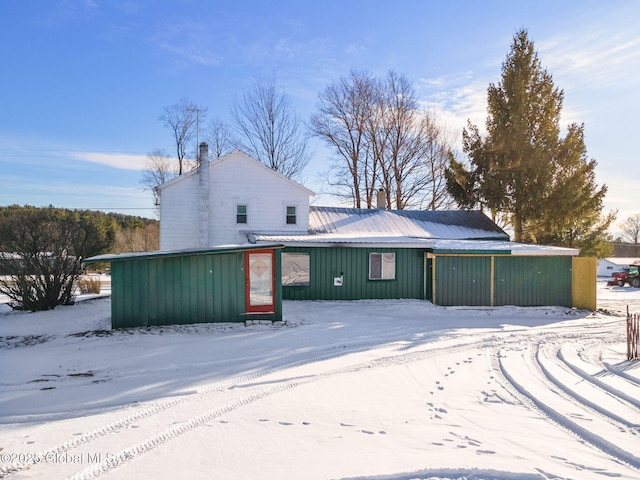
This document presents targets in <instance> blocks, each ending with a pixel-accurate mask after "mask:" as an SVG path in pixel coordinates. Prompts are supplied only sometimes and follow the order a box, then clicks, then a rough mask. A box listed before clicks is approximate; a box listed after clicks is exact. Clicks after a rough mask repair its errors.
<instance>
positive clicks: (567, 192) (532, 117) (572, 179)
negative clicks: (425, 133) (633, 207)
mask: <svg viewBox="0 0 640 480" xmlns="http://www.w3.org/2000/svg"><path fill="white" fill-rule="evenodd" d="M563 97H564V94H563V92H562V90H560V89H558V88H557V87H555V85H554V83H553V79H552V77H551V75H550V74H549V73H548V72H547V71H546V70H545V69H544V68H543V67H542V65H541V63H540V60H539V58H538V54H537V52H536V51H535V48H534V44H533V42H532V41H531V40H529V38H528V34H527V31H526V30H520V31H518V32H517V33H516V34H515V36H514V39H513V43H512V46H511V51H510V52H509V54H508V55H507V58H506V60H505V61H504V63H503V65H502V77H501V81H500V82H499V83H498V84H497V85H494V84H490V85H489V88H488V92H487V110H488V117H487V123H486V129H487V136H486V137H485V138H483V137H482V136H481V135H480V132H479V129H478V127H477V126H475V125H473V124H471V123H469V125H468V127H467V128H465V129H464V131H463V149H464V152H465V153H466V154H467V155H468V157H469V159H470V163H471V165H470V167H471V168H470V169H469V170H467V169H466V168H464V166H463V165H462V164H461V163H459V162H456V161H455V160H454V161H452V162H451V163H450V168H449V170H448V172H447V180H448V186H449V192H450V193H451V194H452V195H453V196H454V198H456V200H457V202H458V204H459V205H460V206H462V207H464V208H470V207H475V206H480V207H482V208H487V209H489V210H490V211H491V212H492V215H493V216H494V218H495V216H496V215H498V214H500V213H502V214H506V215H507V216H508V218H509V223H510V225H511V227H512V229H513V232H514V240H515V241H529V242H539V243H550V244H555V245H562V246H573V247H578V248H579V247H580V245H582V242H584V247H587V244H589V245H591V246H590V247H589V248H586V250H585V251H587V250H588V251H590V252H593V251H594V249H595V250H598V248H597V247H595V246H593V245H592V244H593V243H594V242H595V240H593V239H592V240H591V241H587V239H588V238H591V236H592V235H593V234H594V232H596V231H597V232H599V233H600V234H603V235H604V237H605V238H604V240H607V238H606V234H604V232H605V231H606V229H607V228H608V227H609V224H610V223H611V222H612V221H613V219H614V217H615V214H610V215H608V216H606V217H603V218H601V215H600V213H601V210H602V202H603V199H604V195H605V194H606V187H605V186H603V187H601V188H600V189H598V188H597V186H596V184H595V174H594V169H595V166H596V162H595V161H594V160H589V159H588V158H587V156H586V147H585V145H584V126H583V125H580V126H578V125H576V124H572V125H570V126H569V128H568V133H567V136H566V137H565V138H564V139H563V138H561V137H560V127H559V123H560V113H561V111H562V102H563ZM595 243H598V242H595ZM583 253H584V252H583Z"/></svg>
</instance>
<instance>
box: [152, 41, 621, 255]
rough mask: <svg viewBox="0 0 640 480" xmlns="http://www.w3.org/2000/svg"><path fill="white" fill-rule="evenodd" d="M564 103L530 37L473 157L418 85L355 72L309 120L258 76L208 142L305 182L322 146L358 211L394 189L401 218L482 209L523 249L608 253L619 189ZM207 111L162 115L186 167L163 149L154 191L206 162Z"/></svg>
mask: <svg viewBox="0 0 640 480" xmlns="http://www.w3.org/2000/svg"><path fill="white" fill-rule="evenodd" d="M563 99H564V92H563V91H562V90H561V89H560V88H558V87H557V86H555V84H554V81H553V77H552V75H551V74H550V73H549V72H547V70H546V69H545V68H544V67H543V66H542V63H541V61H540V59H539V57H538V53H537V51H536V49H535V45H534V43H533V41H532V40H531V39H530V38H529V35H528V32H527V31H526V30H525V29H521V30H518V31H517V32H516V33H515V35H514V37H513V42H512V44H511V49H510V51H509V53H508V54H507V57H506V59H505V60H504V62H503V64H502V74H501V78H500V81H499V82H497V83H496V84H493V83H492V84H490V85H489V87H488V89H487V112H488V115H487V120H486V125H485V128H484V132H483V131H482V130H481V128H480V127H479V126H477V125H474V124H472V123H471V122H470V121H469V122H468V124H467V127H466V128H464V129H463V132H462V150H461V151H459V150H458V149H456V148H455V147H454V144H453V141H452V139H451V132H447V130H446V128H444V126H443V125H442V122H440V120H439V119H438V117H437V115H436V114H435V112H433V111H429V110H425V109H424V108H423V107H421V106H420V101H419V98H418V96H417V94H416V92H415V88H414V86H413V83H412V82H411V81H410V80H409V79H407V78H406V77H405V76H404V75H402V74H399V73H397V72H394V71H389V72H388V73H387V74H386V76H384V77H382V78H380V77H375V76H373V75H371V74H370V73H367V72H359V71H353V72H351V74H350V75H349V76H346V77H342V78H339V79H338V80H336V81H334V82H332V83H331V84H329V85H328V86H327V87H326V88H325V89H324V90H323V91H322V92H320V93H319V94H318V98H317V108H316V112H315V113H313V114H312V115H311V117H310V118H309V119H308V121H306V122H303V121H302V119H301V117H300V116H299V115H297V113H296V112H295V110H294V108H293V106H292V102H291V100H290V97H289V96H288V95H286V93H285V92H283V91H282V90H281V89H280V88H278V87H277V85H276V83H275V80H273V79H272V80H267V81H265V80H262V79H257V80H256V81H255V82H254V85H253V86H252V88H251V89H249V90H247V91H245V92H244V93H243V94H242V95H241V96H240V97H238V98H236V99H235V100H234V102H233V103H232V105H231V118H232V123H231V124H229V125H227V124H225V123H224V122H222V121H221V120H219V119H212V120H211V121H210V122H209V123H208V124H206V126H205V127H204V128H203V134H202V137H200V138H201V139H202V140H204V141H207V142H208V143H209V145H210V146H211V149H210V155H211V157H212V158H216V157H218V156H220V155H222V154H225V153H228V151H230V150H231V149H233V148H240V149H242V150H243V151H245V152H246V153H247V154H249V155H251V156H253V157H255V158H257V159H258V160H260V161H262V162H263V163H265V164H266V165H268V166H269V167H271V168H273V169H274V170H276V171H278V172H280V173H283V174H284V175H286V176H288V177H291V178H294V179H296V178H298V177H299V176H300V174H301V172H302V170H303V169H304V167H305V166H306V164H307V163H308V161H309V158H310V156H309V149H308V142H309V139H310V138H312V137H315V138H317V139H319V140H320V141H321V142H322V143H324V144H325V145H326V146H327V147H328V148H329V151H330V152H331V153H332V160H331V168H330V169H329V170H328V171H327V172H326V174H325V175H324V177H325V178H326V179H327V183H328V185H329V187H330V192H329V193H331V194H333V195H336V196H338V197H339V198H341V199H343V200H344V201H346V202H349V203H351V205H352V206H354V207H357V208H371V207H372V206H373V203H374V202H375V200H376V197H377V195H376V193H377V191H379V190H384V192H385V203H386V205H385V206H386V208H389V209H398V210H402V209H406V208H413V209H433V210H436V209H448V208H456V207H457V208H462V209H480V210H482V211H485V212H486V213H488V214H489V215H490V216H491V217H492V218H493V220H494V221H496V222H497V223H499V224H500V225H501V226H503V227H504V228H506V229H508V230H510V231H512V232H513V238H514V240H515V241H521V242H531V243H543V244H549V245H558V246H565V247H574V248H580V249H581V254H583V255H597V256H606V255H607V254H608V253H610V251H611V250H610V241H611V235H610V234H609V233H608V228H609V227H610V225H611V224H612V222H613V221H614V220H615V217H616V213H617V212H611V213H608V214H603V213H602V210H603V202H604V197H605V195H606V192H607V187H606V185H601V186H598V185H597V183H596V180H595V167H596V165H597V162H596V161H595V160H594V159H591V158H589V157H588V155H587V149H586V145H585V141H584V135H585V126H584V124H577V123H572V124H570V125H568V126H566V128H565V130H566V134H565V135H564V136H562V135H561V131H562V126H561V125H560V117H561V113H562V105H563ZM206 113H207V109H206V107H202V106H198V105H196V104H193V103H192V102H190V101H188V100H182V101H181V102H180V103H179V104H176V105H172V106H170V107H165V108H164V110H163V114H162V116H161V117H160V118H161V120H162V121H164V123H165V125H166V126H167V127H168V128H169V129H170V130H171V132H172V133H173V137H174V140H175V147H176V155H177V157H175V158H177V163H176V162H175V160H172V159H171V156H169V155H168V154H166V153H164V152H161V151H159V150H157V149H156V150H154V151H153V152H152V153H150V154H149V155H148V161H149V164H148V169H147V170H146V172H145V177H144V179H143V183H144V184H145V185H146V186H147V187H149V188H150V189H153V187H155V186H157V185H159V184H161V183H164V182H165V181H167V180H169V179H170V178H174V177H175V176H177V175H180V174H182V173H184V172H185V171H186V170H188V169H191V168H193V167H195V166H196V165H197V161H196V158H195V154H194V156H193V157H192V159H191V160H187V157H186V152H187V145H192V147H193V151H194V152H195V151H196V145H195V144H194V143H193V140H194V137H199V135H200V133H199V132H200V126H199V125H201V124H202V123H201V122H202V121H203V120H204V119H205V117H206ZM196 143H197V142H196Z"/></svg>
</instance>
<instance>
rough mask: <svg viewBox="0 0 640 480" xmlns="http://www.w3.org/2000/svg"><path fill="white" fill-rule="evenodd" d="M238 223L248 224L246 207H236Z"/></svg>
mask: <svg viewBox="0 0 640 480" xmlns="http://www.w3.org/2000/svg"><path fill="white" fill-rule="evenodd" d="M236 223H247V206H246V205H236Z"/></svg>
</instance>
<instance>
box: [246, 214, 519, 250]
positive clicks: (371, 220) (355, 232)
mask: <svg viewBox="0 0 640 480" xmlns="http://www.w3.org/2000/svg"><path fill="white" fill-rule="evenodd" d="M443 239H444V240H487V241H489V240H493V241H503V242H508V241H509V235H507V233H505V232H504V230H502V229H501V228H500V227H498V226H497V225H496V224H495V223H494V222H492V221H491V220H490V219H489V218H488V217H487V216H486V215H484V214H483V213H482V212H479V211H463V210H460V211H457V210H456V211H410V210H382V209H380V210H373V209H358V208H339V207H317V206H311V207H309V232H308V233H307V234H299V233H298V234H287V233H282V232H254V233H251V234H249V240H250V241H252V242H274V241H275V242H282V243H284V244H287V245H316V246H322V245H324V246H327V245H344V244H350V245H353V246H357V245H361V246H373V245H387V246H391V245H397V246H402V247H405V248H412V247H414V248H435V247H436V246H437V242H438V241H439V240H443Z"/></svg>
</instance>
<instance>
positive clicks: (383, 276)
mask: <svg viewBox="0 0 640 480" xmlns="http://www.w3.org/2000/svg"><path fill="white" fill-rule="evenodd" d="M395 279H396V254H395V253H392V252H384V253H380V252H372V253H370V254H369V280H395Z"/></svg>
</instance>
